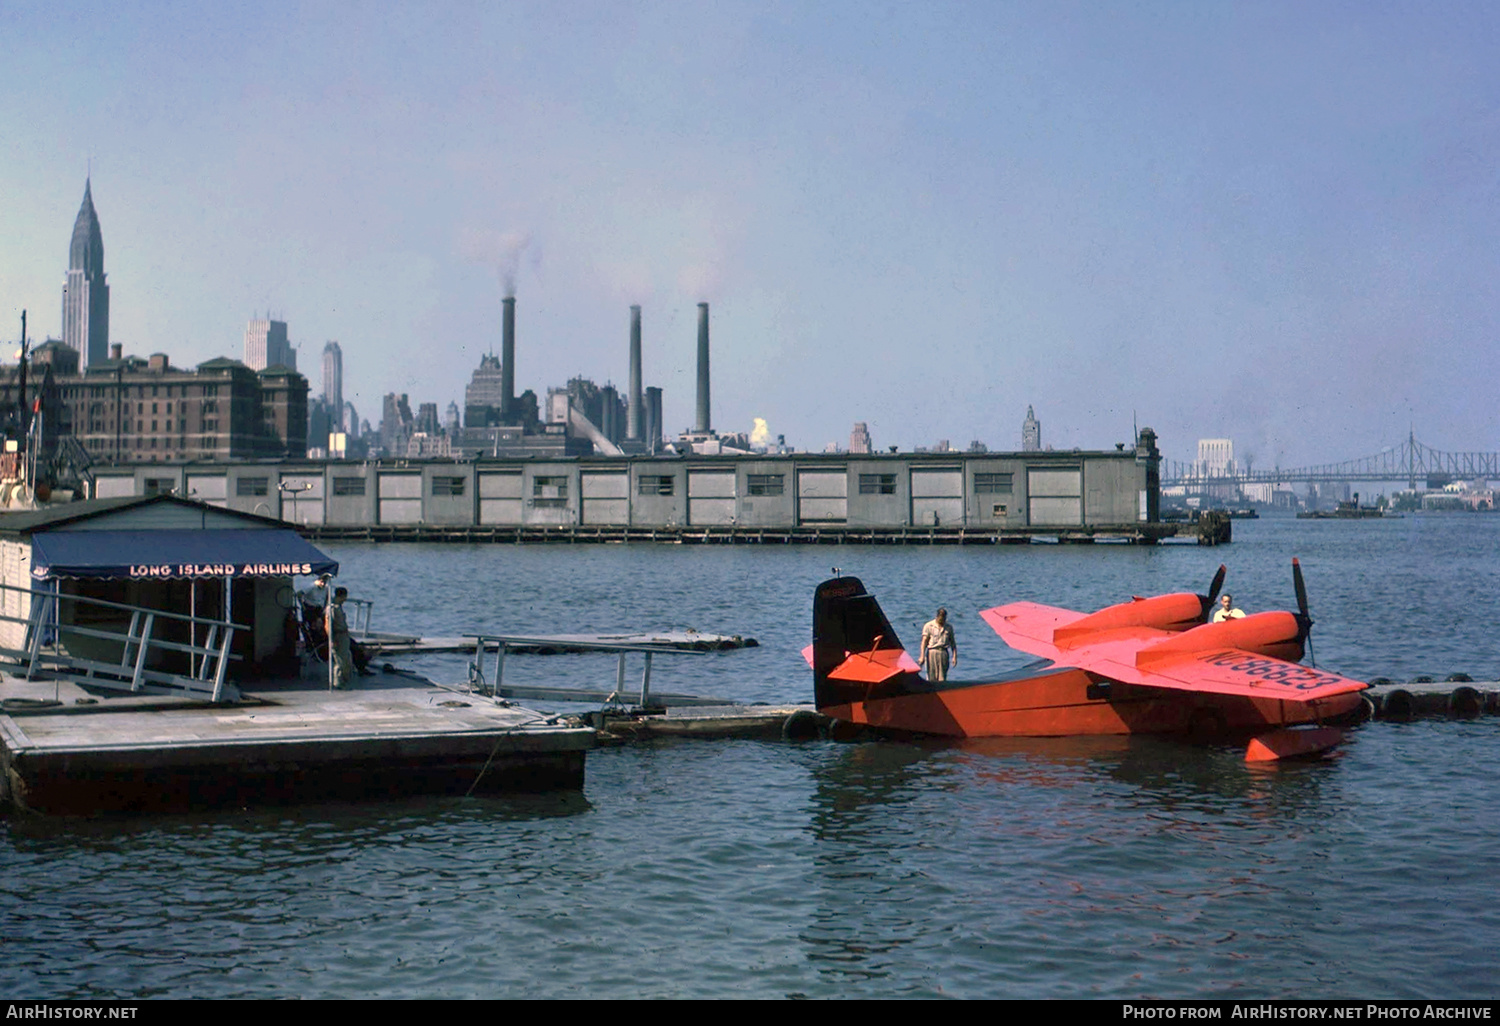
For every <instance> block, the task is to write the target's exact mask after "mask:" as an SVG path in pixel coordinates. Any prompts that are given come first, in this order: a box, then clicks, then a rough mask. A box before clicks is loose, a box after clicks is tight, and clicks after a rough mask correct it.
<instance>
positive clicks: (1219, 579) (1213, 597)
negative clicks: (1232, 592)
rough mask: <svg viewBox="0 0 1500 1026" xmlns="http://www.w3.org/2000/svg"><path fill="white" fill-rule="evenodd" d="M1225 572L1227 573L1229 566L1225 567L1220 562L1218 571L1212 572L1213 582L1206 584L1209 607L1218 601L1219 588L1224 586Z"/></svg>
mask: <svg viewBox="0 0 1500 1026" xmlns="http://www.w3.org/2000/svg"><path fill="white" fill-rule="evenodd" d="M1227 573H1229V568H1228V567H1226V566H1225V565H1224V564H1223V563H1220V564H1219V572H1218V573H1216V574H1214V583H1213V584H1210V585H1209V586H1208V605H1209V608H1213V604H1214V603H1215V602H1216V601H1218V598H1219V590H1220V589H1221V588H1223V587H1224V575H1225V574H1227Z"/></svg>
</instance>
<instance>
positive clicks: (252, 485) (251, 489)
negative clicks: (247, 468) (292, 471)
mask: <svg viewBox="0 0 1500 1026" xmlns="http://www.w3.org/2000/svg"><path fill="white" fill-rule="evenodd" d="M270 481H271V479H270V478H267V477H241V478H238V479H236V481H235V483H234V494H236V495H241V496H252V495H269V494H270V493H271V485H270Z"/></svg>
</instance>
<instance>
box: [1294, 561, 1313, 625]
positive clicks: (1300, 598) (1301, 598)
mask: <svg viewBox="0 0 1500 1026" xmlns="http://www.w3.org/2000/svg"><path fill="white" fill-rule="evenodd" d="M1292 587H1294V588H1296V589H1297V612H1299V613H1301V614H1302V615H1303V616H1304V617H1307V584H1306V582H1304V581H1303V580H1302V564H1301V563H1299V562H1297V557H1296V556H1293V557H1292ZM1308 619H1311V617H1308Z"/></svg>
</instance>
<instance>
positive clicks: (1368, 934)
mask: <svg viewBox="0 0 1500 1026" xmlns="http://www.w3.org/2000/svg"><path fill="white" fill-rule="evenodd" d="M1234 532H1235V542H1234V544H1232V545H1230V546H1227V547H1221V548H1215V549H1203V548H1198V547H1194V546H1175V545H1174V546H1161V547H1156V548H1146V547H1127V546H1113V545H1111V546H1105V545H1098V546H1067V547H1055V546H1043V545H1030V546H1016V547H1011V546H980V547H955V548H942V547H911V548H884V547H880V548H876V547H865V546H846V547H813V546H807V547H800V546H788V547H759V546H723V547H718V546H712V547H707V546H704V547H700V546H671V545H634V544H632V545H617V546H590V545H582V546H546V545H540V546H501V545H491V546H483V545H480V546H464V545H386V546H381V545H354V544H337V545H334V544H329V545H326V546H325V548H326V549H327V550H328V551H330V552H331V553H332V554H333V555H334V556H335V557H336V558H338V559H339V560H340V561H341V563H342V571H341V576H340V580H341V583H344V584H346V585H347V586H348V587H349V588H350V589H351V592H352V593H353V595H354V596H355V597H360V598H369V599H372V600H374V602H375V609H374V626H375V627H376V628H377V629H381V630H389V631H410V632H415V633H421V634H429V635H448V636H451V635H455V634H460V633H464V632H488V633H507V634H532V633H563V632H567V633H602V634H608V633H612V632H622V633H623V632H635V631H649V630H658V629H677V630H681V629H697V630H703V631H711V632H717V633H726V634H742V635H749V636H753V637H755V638H756V639H757V640H758V641H759V642H760V645H759V647H756V648H751V649H745V650H740V651H734V652H722V653H712V654H684V655H681V656H658V657H657V658H656V660H655V665H654V667H653V674H652V678H653V687H654V688H655V689H659V690H664V691H675V692H690V693H695V694H707V695H722V696H725V697H729V698H734V699H738V700H742V701H750V702H756V701H760V702H777V703H782V702H791V701H806V700H809V699H810V691H811V681H810V673H809V671H808V670H807V668H806V665H805V664H804V663H803V662H802V660H801V657H800V655H799V650H800V649H801V648H802V647H803V646H804V645H806V644H807V641H808V638H809V629H810V619H811V595H812V590H813V587H814V586H815V585H816V584H817V582H818V581H820V580H822V579H823V578H825V577H827V576H829V575H830V571H831V568H832V567H833V566H835V565H837V566H838V567H840V568H841V569H842V572H844V573H846V574H855V575H857V576H859V577H861V578H862V579H863V580H864V581H865V583H866V585H867V586H868V587H869V589H870V590H871V591H873V592H875V593H876V594H877V595H878V596H879V597H880V599H881V602H882V604H883V605H884V607H885V610H886V612H887V614H888V615H889V617H890V619H891V621H892V623H893V625H894V626H895V627H896V629H897V630H898V631H899V632H900V633H901V636H902V640H903V641H904V642H905V643H906V645H907V647H908V649H911V648H912V646H913V645H914V643H915V642H916V640H917V638H918V634H919V631H920V625H921V623H922V622H923V621H925V620H926V619H928V618H930V617H931V615H932V612H933V611H934V610H935V609H936V608H937V607H938V606H939V605H942V606H946V607H947V608H948V609H949V611H950V617H951V618H952V619H953V622H954V623H955V626H956V627H957V632H958V643H959V655H960V658H959V662H958V665H957V667H956V670H955V673H954V676H955V677H959V678H962V677H966V676H970V675H973V676H980V675H983V674H985V673H987V672H989V671H991V670H1003V669H1007V668H1013V667H1015V666H1018V665H1020V664H1022V663H1023V662H1025V661H1027V657H1023V656H1020V655H1018V654H1016V653H1013V652H1011V651H1010V650H1008V649H1007V648H1006V647H1005V646H1004V645H1003V644H1001V643H1000V642H999V640H998V639H997V638H995V637H994V636H993V635H992V634H991V633H990V632H989V630H988V629H987V628H986V627H985V626H984V624H983V623H982V622H981V621H980V620H979V618H978V616H977V613H978V611H979V610H980V609H983V608H987V607H989V606H994V605H998V604H1001V603H1004V602H1009V601H1014V600H1018V599H1029V600H1033V601H1038V602H1045V603H1050V604H1054V605H1060V606H1067V607H1071V608H1077V609H1091V608H1095V607H1098V606H1102V605H1106V604H1109V603H1112V602H1116V601H1120V600H1122V599H1125V598H1128V597H1129V596H1130V595H1132V594H1136V595H1150V594H1156V593H1160V592H1166V591H1183V590H1192V591H1203V590H1205V589H1206V588H1207V587H1208V584H1209V581H1210V580H1211V578H1212V576H1213V573H1214V570H1215V569H1216V568H1217V566H1218V564H1219V563H1220V562H1224V563H1226V564H1228V567H1229V576H1228V581H1227V584H1226V589H1227V590H1229V591H1231V592H1232V593H1233V594H1234V596H1235V601H1236V604H1237V605H1239V606H1240V607H1241V608H1244V609H1245V610H1246V611H1255V610H1260V609H1267V608H1289V607H1293V606H1294V605H1295V598H1294V595H1293V590H1292V577H1291V569H1290V562H1291V558H1292V557H1293V556H1298V557H1300V558H1301V560H1302V564H1303V568H1304V570H1305V572H1306V578H1307V587H1308V593H1309V600H1310V604H1311V611H1312V615H1313V617H1314V619H1315V620H1316V621H1317V626H1316V627H1315V628H1314V632H1313V642H1314V651H1313V655H1314V656H1315V657H1316V661H1317V663H1318V665H1320V666H1324V667H1327V668H1329V669H1333V670H1338V671H1340V672H1343V673H1346V674H1349V675H1351V676H1356V677H1362V678H1369V677H1373V676H1386V677H1390V678H1393V679H1396V680H1407V679H1410V678H1412V677H1415V676H1417V675H1419V674H1428V675H1432V676H1435V677H1437V678H1438V679H1442V677H1444V676H1446V675H1448V674H1450V673H1454V672H1460V671H1461V672H1465V673H1468V674H1470V675H1472V676H1473V677H1474V678H1476V679H1495V678H1497V677H1500V632H1497V631H1496V629H1495V626H1494V624H1495V622H1496V620H1497V619H1500V602H1497V584H1500V517H1493V516H1483V515H1460V514H1444V515H1424V516H1410V517H1407V518H1405V519H1400V520H1382V521H1365V522H1342V521H1297V520H1295V519H1292V518H1290V517H1266V518H1263V519H1261V520H1255V521H1239V522H1236V523H1235V525H1234ZM393 661H394V662H396V663H397V664H398V665H405V666H412V667H414V668H417V669H420V670H421V671H423V672H426V673H428V674H430V675H432V676H434V677H436V678H438V679H441V680H447V681H452V682H460V681H462V680H464V679H466V677H467V674H468V672H469V668H468V660H467V659H466V658H464V657H462V656H433V657H428V658H426V659H425V660H417V659H412V658H406V657H402V658H400V659H396V660H393ZM485 669H486V671H487V670H488V666H486V667H485ZM631 671H632V676H631V681H632V683H634V680H635V677H636V675H638V673H639V666H638V665H637V664H635V663H632V664H631ZM614 674H615V664H614V660H613V658H611V657H591V656H554V657H542V656H514V657H511V658H509V659H508V660H507V661H506V667H505V675H506V680H507V681H508V682H512V681H513V682H515V683H531V682H535V683H549V684H556V683H573V684H580V685H585V684H586V685H590V686H598V685H601V684H605V685H612V684H613V681H614ZM541 705H542V706H543V707H545V708H552V707H551V706H547V705H546V704H545V703H541ZM1497 750H1500V718H1497V717H1481V718H1478V719H1473V720H1463V721H1448V720H1421V721H1415V722H1410V723H1398V722H1372V723H1368V724H1365V725H1363V726H1361V727H1359V728H1357V729H1356V730H1354V731H1353V732H1352V734H1351V738H1350V740H1349V742H1348V743H1347V744H1346V745H1345V746H1344V748H1343V749H1342V750H1341V751H1340V752H1339V754H1338V755H1337V756H1336V757H1335V758H1333V759H1331V760H1328V761H1326V762H1323V763H1317V764H1303V765H1295V766H1287V767H1281V768H1276V769H1270V770H1265V769H1259V770H1257V769H1252V768H1250V767H1247V766H1246V764H1245V763H1244V761H1243V751H1242V749H1241V748H1239V747H1230V746H1202V745H1196V746H1195V745H1189V744H1184V743H1177V742H1173V741H1166V740H1160V739H1151V738H1084V739H1077V738H1073V739H1068V738H1058V739H1025V740H1018V739H982V740H971V741H961V742H944V741H928V742H922V743H911V742H867V743H841V742H829V741H808V742H799V743H786V742H760V741H672V742H656V743H650V744H639V745H627V746H622V747H616V748H606V749H601V750H598V751H596V752H593V753H591V754H590V756H589V761H588V771H587V778H588V779H587V783H586V786H585V788H584V790H583V791H582V792H581V793H563V794H551V795H540V796H535V795H534V796H525V797H516V798H484V799H477V798H467V799H466V798H457V797H455V798H447V799H421V800H410V801H404V802H400V803H390V802H383V803H372V804H349V805H310V806H294V807H284V808H252V809H245V810H226V811H220V812H212V813H202V814H195V815H183V816H171V817H165V816H157V817H128V818H126V817H119V818H111V817H106V818H101V819H92V820H47V819H37V818H32V817H23V816H14V815H13V816H10V817H9V818H5V819H0V930H3V938H4V944H3V948H0V989H3V990H4V991H5V992H6V993H7V994H8V995H9V996H11V997H13V998H79V999H87V998H121V999H137V998H149V997H194V998H209V997H291V996H298V997H323V998H355V997H359V998H368V997H400V998H409V997H492V998H510V997H537V998H552V997H574V998H577V997H594V998H631V997H770V998H774V997H793V996H806V997H853V998H883V997H943V996H946V997H960V998H1052V997H1068V998H1089V997H1105V998H1117V999H1118V998H1151V997H1159V998H1185V997H1195V998H1243V999H1252V998H1261V999H1263V998H1308V999H1312V998H1365V999H1378V998H1410V999H1417V998H1489V999H1493V998H1495V997H1497V996H1500V974H1496V972H1495V970H1494V963H1495V956H1494V952H1495V950H1496V949H1497V948H1500V903H1497V891H1496V886H1495V883H1494V881H1495V880H1496V879H1497V878H1500V813H1497V811H1496V810H1497V809H1500V773H1497V772H1496V755H1497Z"/></svg>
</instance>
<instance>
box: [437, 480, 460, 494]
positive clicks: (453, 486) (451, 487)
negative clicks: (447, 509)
mask: <svg viewBox="0 0 1500 1026" xmlns="http://www.w3.org/2000/svg"><path fill="white" fill-rule="evenodd" d="M463 493H464V478H462V477H435V478H433V479H432V494H433V495H462V494H463Z"/></svg>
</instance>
